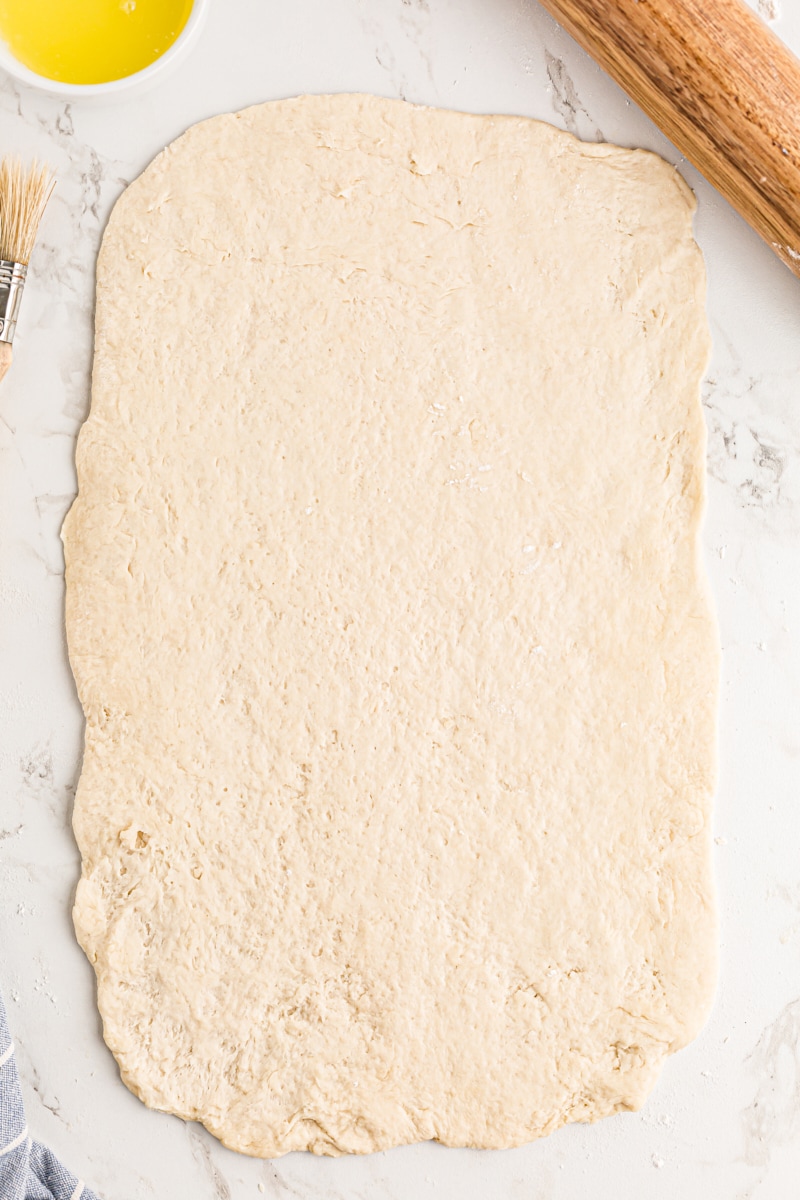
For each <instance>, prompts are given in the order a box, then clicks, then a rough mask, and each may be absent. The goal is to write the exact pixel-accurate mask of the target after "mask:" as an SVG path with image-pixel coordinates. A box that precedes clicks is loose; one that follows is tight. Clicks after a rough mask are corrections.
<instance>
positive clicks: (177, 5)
mask: <svg viewBox="0 0 800 1200" xmlns="http://www.w3.org/2000/svg"><path fill="white" fill-rule="evenodd" d="M191 11H192V0H0V36H2V37H3V39H4V40H5V42H6V43H7V45H8V46H9V48H10V50H11V52H12V54H13V55H14V56H15V58H17V59H18V60H19V61H20V62H21V63H23V64H24V65H25V66H26V67H28V68H29V69H30V70H31V71H36V72H37V74H39V75H44V76H46V77H47V78H48V79H56V80H58V81H59V82H61V83H107V82H108V81H109V80H112V79H122V78H124V77H125V76H126V75H132V74H133V73H134V72H135V71H141V70H142V69H143V68H144V67H147V66H149V65H150V63H153V62H155V60H156V59H157V58H160V57H161V55H162V54H164V53H165V52H166V51H167V50H168V49H169V48H170V46H171V45H172V44H173V42H174V41H175V40H176V38H177V37H178V36H179V35H180V33H181V31H182V29H183V27H184V26H185V24H186V22H187V20H188V18H189V14H190V13H191Z"/></svg>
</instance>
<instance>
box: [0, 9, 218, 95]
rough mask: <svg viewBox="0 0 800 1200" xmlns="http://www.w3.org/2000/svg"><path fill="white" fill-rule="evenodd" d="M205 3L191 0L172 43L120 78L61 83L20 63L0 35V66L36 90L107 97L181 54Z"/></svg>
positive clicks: (135, 82) (154, 71)
mask: <svg viewBox="0 0 800 1200" xmlns="http://www.w3.org/2000/svg"><path fill="white" fill-rule="evenodd" d="M209 3H210V0H192V8H191V12H190V13H189V16H188V18H187V20H186V24H185V25H184V27H183V29H182V30H181V31H180V33H179V34H178V36H177V37H176V39H175V41H174V42H173V43H172V45H171V46H170V47H169V48H168V49H167V50H165V51H164V53H163V54H161V55H159V57H158V58H157V59H155V60H154V61H153V62H151V63H148V65H147V66H146V67H142V68H141V70H139V71H134V72H133V74H132V75H123V76H122V78H121V79H109V80H107V81H106V82H105V83H62V82H61V80H59V79H50V78H49V76H47V75H40V74H39V73H38V72H37V71H32V70H31V69H30V67H26V66H25V64H24V63H21V62H20V61H19V59H18V58H17V57H16V55H15V54H14V53H13V52H12V50H11V47H10V46H9V45H8V43H7V42H6V41H5V40H4V39H3V38H2V37H0V69H2V70H3V71H5V72H7V73H8V74H9V75H11V76H12V77H13V78H14V79H17V80H19V81H20V82H21V83H27V84H29V85H30V86H31V87H35V88H39V90H40V91H44V92H50V93H51V94H52V95H57V96H66V97H70V98H72V99H77V98H79V97H81V96H110V95H113V94H114V93H115V92H123V91H125V90H126V89H127V88H129V87H133V86H135V85H136V84H138V83H143V82H145V81H146V80H149V79H151V78H152V77H153V76H154V75H157V74H158V72H159V71H161V70H163V68H164V67H165V66H167V65H168V64H169V63H174V62H175V61H176V59H178V58H180V57H182V56H183V54H184V53H185V51H186V48H187V46H188V45H189V43H190V42H191V40H192V39H193V38H194V36H195V34H196V33H197V31H198V30H199V28H200V25H201V23H202V21H203V19H204V17H205V15H206V12H207V10H208V6H209Z"/></svg>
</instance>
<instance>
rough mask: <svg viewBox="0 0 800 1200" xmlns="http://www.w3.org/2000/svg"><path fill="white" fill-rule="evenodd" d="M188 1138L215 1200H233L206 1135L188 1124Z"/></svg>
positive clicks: (193, 1154)
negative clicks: (213, 1156) (212, 1154)
mask: <svg viewBox="0 0 800 1200" xmlns="http://www.w3.org/2000/svg"><path fill="white" fill-rule="evenodd" d="M186 1136H187V1138H188V1139H189V1146H190V1147H191V1151H192V1157H193V1158H194V1160H195V1162H196V1163H197V1164H198V1166H199V1167H200V1169H201V1171H202V1172H203V1175H204V1176H205V1178H206V1179H207V1180H208V1183H209V1184H210V1185H211V1189H212V1195H213V1197H214V1200H231V1188H230V1184H229V1183H228V1181H227V1179H226V1178H225V1176H224V1175H223V1174H222V1171H220V1169H219V1167H218V1166H217V1164H216V1163H215V1162H214V1159H213V1158H212V1156H211V1147H210V1146H209V1144H208V1142H207V1141H206V1140H205V1136H204V1134H203V1133H201V1132H200V1130H199V1129H198V1128H197V1126H195V1125H191V1124H187V1125H186Z"/></svg>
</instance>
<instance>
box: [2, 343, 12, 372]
mask: <svg viewBox="0 0 800 1200" xmlns="http://www.w3.org/2000/svg"><path fill="white" fill-rule="evenodd" d="M11 359H12V352H11V343H10V342H0V382H1V381H2V380H3V379H4V377H5V373H6V371H7V370H8V368H9V367H10V366H11Z"/></svg>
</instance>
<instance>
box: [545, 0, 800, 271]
mask: <svg viewBox="0 0 800 1200" xmlns="http://www.w3.org/2000/svg"><path fill="white" fill-rule="evenodd" d="M541 2H542V3H543V4H544V6H545V8H546V9H548V11H549V12H551V13H552V15H553V16H554V17H555V18H556V20H558V21H559V22H560V23H561V24H562V25H563V26H564V27H565V28H566V29H567V30H568V31H569V32H570V33H571V34H572V36H573V37H574V38H575V40H576V41H578V42H579V43H580V44H581V45H582V46H583V47H584V49H585V50H588V52H589V53H590V54H591V55H592V57H593V58H595V59H596V60H597V62H598V63H599V64H600V65H601V66H602V67H604V68H605V70H606V71H608V73H609V75H611V76H612V77H613V78H614V79H615V80H616V81H617V83H619V84H620V86H621V87H623V88H624V89H625V91H626V92H627V93H628V95H629V96H630V97H631V98H632V99H633V100H635V101H636V103H637V104H638V105H640V107H641V108H643V109H644V111H645V112H646V113H647V115H648V116H649V117H651V118H652V120H653V121H655V123H656V125H658V126H659V128H660V129H662V130H663V132H664V133H665V134H666V135H667V137H668V138H669V139H670V140H671V141H672V142H674V144H675V145H676V146H677V147H678V149H679V150H680V151H681V153H683V154H685V155H686V157H687V158H688V159H689V160H690V161H691V162H693V163H694V165H695V166H696V167H697V168H698V170H700V171H701V172H702V173H703V175H705V177H706V179H708V180H709V182H710V183H712V184H713V185H714V187H716V188H717V190H718V191H719V192H721V193H722V195H723V196H724V197H725V198H726V200H728V201H730V203H731V204H732V205H733V206H734V208H736V209H738V211H739V212H740V213H741V215H742V216H743V217H744V218H745V220H747V221H749V223H750V224H751V225H752V226H753V228H754V229H755V230H756V231H757V232H758V233H760V234H761V236H762V237H763V238H764V240H765V241H766V242H767V244H768V245H769V246H770V247H771V248H772V249H773V250H774V251H775V253H776V254H777V255H778V256H779V257H780V258H781V259H783V261H784V262H785V263H786V265H787V266H788V267H790V268H791V270H793V271H794V273H795V274H796V275H798V276H800V61H798V60H797V59H796V58H795V56H794V55H793V54H792V53H791V51H790V50H789V49H788V48H787V47H786V46H785V45H784V44H783V42H781V41H780V39H779V38H777V37H776V36H775V34H774V33H773V32H772V30H771V29H769V28H768V26H767V25H765V23H764V22H763V21H762V20H761V19H760V18H759V17H757V16H756V14H755V13H754V12H753V11H752V10H751V9H749V8H748V7H747V5H746V4H744V2H743V0H541Z"/></svg>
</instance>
